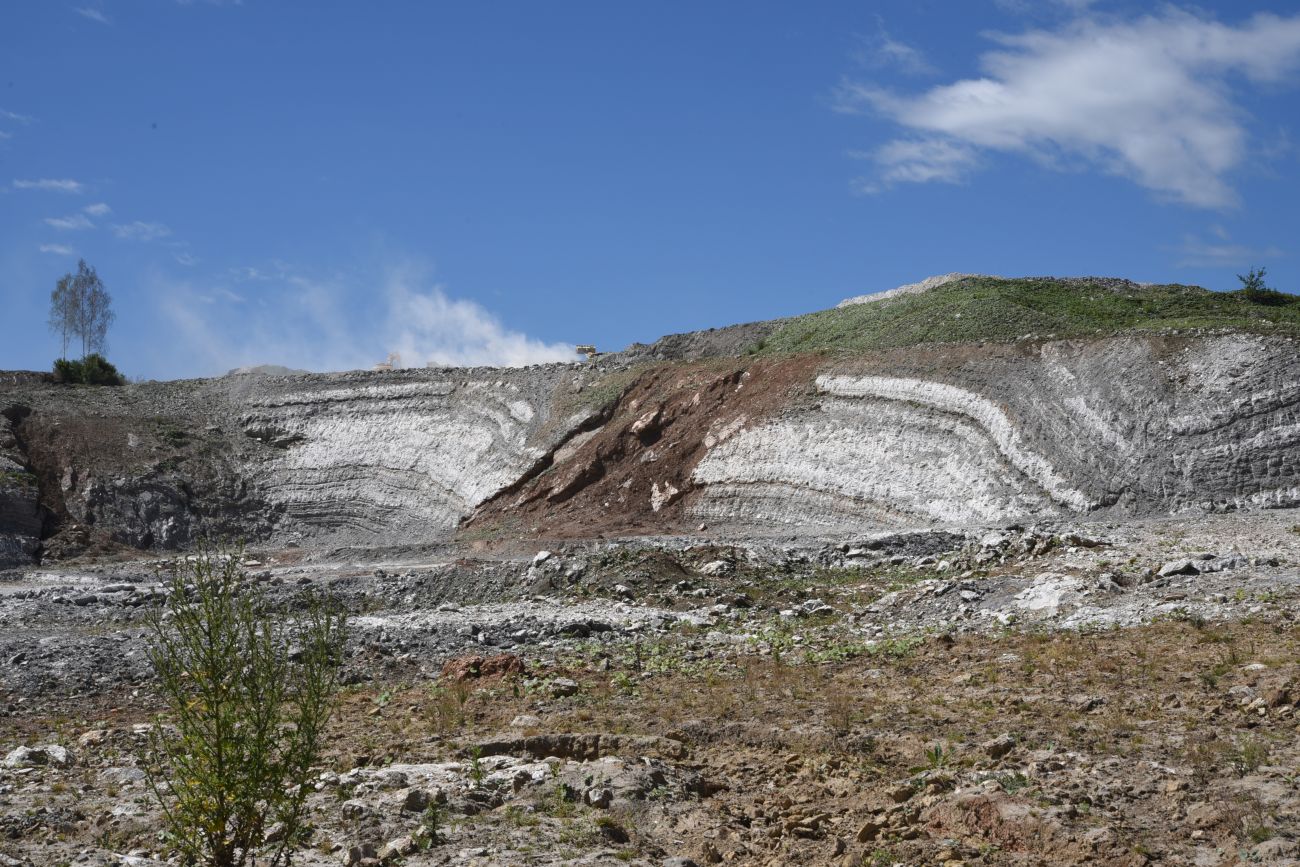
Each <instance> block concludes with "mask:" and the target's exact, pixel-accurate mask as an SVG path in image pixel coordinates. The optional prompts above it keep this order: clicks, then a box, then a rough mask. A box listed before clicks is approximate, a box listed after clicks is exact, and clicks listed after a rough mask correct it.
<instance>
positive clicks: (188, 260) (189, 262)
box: [174, 252, 199, 268]
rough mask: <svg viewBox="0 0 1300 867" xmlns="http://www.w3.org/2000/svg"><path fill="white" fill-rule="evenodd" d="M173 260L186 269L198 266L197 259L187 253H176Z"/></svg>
mask: <svg viewBox="0 0 1300 867" xmlns="http://www.w3.org/2000/svg"><path fill="white" fill-rule="evenodd" d="M174 258H175V259H176V261H177V262H178V263H179V264H181V265H184V266H186V267H187V268H188V267H191V266H194V265H197V264H199V260H198V258H197V257H195V256H192V255H191V254H189V253H183V252H182V253H177V254H176V255H175V257H174Z"/></svg>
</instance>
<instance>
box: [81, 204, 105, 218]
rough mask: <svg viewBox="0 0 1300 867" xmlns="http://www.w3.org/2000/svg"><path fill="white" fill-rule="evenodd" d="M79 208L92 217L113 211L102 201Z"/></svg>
mask: <svg viewBox="0 0 1300 867" xmlns="http://www.w3.org/2000/svg"><path fill="white" fill-rule="evenodd" d="M81 210H83V211H85V212H86V213H87V214H90V216H92V217H102V216H104V215H105V214H110V213H112V212H113V209H112V208H110V207H109V206H108V205H107V204H105V203H104V202H96V203H95V204H93V205H86V207H84V208H82V209H81Z"/></svg>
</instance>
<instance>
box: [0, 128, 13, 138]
mask: <svg viewBox="0 0 1300 867" xmlns="http://www.w3.org/2000/svg"><path fill="white" fill-rule="evenodd" d="M13 137H14V134H13V133H11V132H5V131H4V130H2V129H0V141H4V140H5V139H7V138H13Z"/></svg>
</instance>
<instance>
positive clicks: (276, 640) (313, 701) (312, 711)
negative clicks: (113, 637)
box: [148, 553, 346, 867]
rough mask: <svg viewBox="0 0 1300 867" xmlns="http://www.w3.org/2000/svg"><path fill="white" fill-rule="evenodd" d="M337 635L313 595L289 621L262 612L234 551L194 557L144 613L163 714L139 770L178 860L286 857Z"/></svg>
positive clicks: (316, 748)
mask: <svg viewBox="0 0 1300 867" xmlns="http://www.w3.org/2000/svg"><path fill="white" fill-rule="evenodd" d="M345 635H346V621H345V618H344V617H343V615H342V614H341V613H340V612H339V611H338V610H337V609H336V608H334V607H333V606H329V605H326V604H325V603H323V602H321V601H319V600H314V599H313V600H311V601H310V602H309V604H308V605H307V606H306V609H305V611H304V612H303V613H302V614H300V615H299V616H297V617H296V618H295V619H294V620H292V621H290V620H288V619H287V618H285V617H283V616H277V615H275V614H273V613H272V612H270V611H269V609H268V605H267V600H266V597H265V595H264V594H263V592H262V591H261V589H260V588H259V587H258V586H257V585H256V584H253V583H251V582H249V581H248V580H247V578H246V576H244V575H243V573H242V572H241V571H240V569H239V558H238V557H237V556H217V555H213V554H209V553H204V554H202V555H201V556H199V557H196V558H193V559H190V560H186V561H185V562H184V564H183V566H182V567H181V568H179V569H178V570H177V572H176V574H175V575H174V576H173V578H172V579H171V582H170V587H169V588H168V597H167V601H166V603H165V605H164V606H163V607H162V609H161V610H160V611H159V612H158V613H157V614H156V615H155V616H154V617H153V618H151V620H150V644H149V659H150V661H151V662H152V663H153V666H154V669H155V671H156V672H157V675H158V687H159V691H160V693H161V694H162V697H163V699H164V700H165V701H166V704H167V706H168V711H169V713H168V714H167V716H168V717H169V718H170V719H169V720H164V719H163V718H160V719H159V720H158V721H157V722H158V724H157V725H155V726H154V728H153V730H152V734H151V738H150V754H151V755H150V761H149V762H148V776H149V784H150V787H151V789H152V791H153V793H154V795H155V797H156V798H157V799H158V802H159V804H160V805H161V807H162V810H163V813H164V817H165V819H166V825H167V831H168V837H169V839H170V841H171V843H172V845H174V846H175V848H176V850H177V853H178V854H179V855H180V857H181V860H182V862H183V863H185V864H190V865H193V864H203V865H207V867H242V865H245V864H248V863H250V862H253V863H260V864H269V865H272V867H281V865H285V864H287V863H288V861H289V857H290V855H291V853H292V849H293V847H294V846H295V845H297V844H298V842H299V838H300V837H301V836H302V830H303V827H302V815H303V803H304V801H305V799H306V797H307V794H308V793H309V792H310V791H311V785H310V779H311V774H312V768H313V765H314V764H315V763H316V761H317V759H318V757H319V753H320V748H321V740H322V735H323V732H324V727H325V724H326V723H327V722H328V720H329V717H330V715H331V713H332V712H333V709H334V696H335V693H336V691H337V686H338V670H339V665H340V661H341V659H342V652H343V643H344V640H345ZM164 722H170V723H171V725H170V726H165V725H164ZM274 825H278V826H279V827H278V828H277V829H276V831H277V833H275V834H273V835H270V836H271V837H272V840H271V841H268V840H267V837H268V833H267V832H268V831H269V830H270V829H271V828H272V826H274ZM260 853H265V856H266V860H263V861H254V859H256V858H257V857H258V855H259V854H260Z"/></svg>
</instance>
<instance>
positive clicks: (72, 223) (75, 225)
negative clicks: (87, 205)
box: [45, 214, 95, 232]
mask: <svg viewBox="0 0 1300 867" xmlns="http://www.w3.org/2000/svg"><path fill="white" fill-rule="evenodd" d="M45 222H46V223H47V224H48V225H50V226H53V227H54V228H56V229H58V230H59V231H60V232H69V231H73V230H76V229H93V228H95V224H94V223H92V222H91V221H90V220H89V219H88V218H87V217H86V215H85V214H73V215H71V216H68V217H46V218H45Z"/></svg>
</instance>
